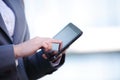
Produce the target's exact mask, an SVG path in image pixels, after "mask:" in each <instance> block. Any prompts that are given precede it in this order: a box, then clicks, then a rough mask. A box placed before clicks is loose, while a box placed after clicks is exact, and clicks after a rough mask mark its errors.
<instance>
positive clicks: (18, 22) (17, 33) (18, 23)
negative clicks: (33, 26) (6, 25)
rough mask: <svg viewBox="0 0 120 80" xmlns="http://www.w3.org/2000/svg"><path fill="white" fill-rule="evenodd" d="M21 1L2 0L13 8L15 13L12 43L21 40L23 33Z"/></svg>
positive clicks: (23, 21)
mask: <svg viewBox="0 0 120 80" xmlns="http://www.w3.org/2000/svg"><path fill="white" fill-rule="evenodd" d="M21 1H22V0H4V2H5V3H6V4H7V5H8V6H9V7H10V8H11V9H12V10H13V12H14V15H15V29H14V35H13V43H14V44H18V43H20V42H22V41H23V40H22V39H23V36H24V35H23V34H24V33H25V18H24V17H25V16H24V11H22V10H23V6H22V4H21ZM13 4H14V5H13Z"/></svg>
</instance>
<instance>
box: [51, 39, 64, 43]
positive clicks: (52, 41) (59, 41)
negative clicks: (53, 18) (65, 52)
mask: <svg viewBox="0 0 120 80" xmlns="http://www.w3.org/2000/svg"><path fill="white" fill-rule="evenodd" d="M50 42H51V43H57V44H62V41H61V40H57V39H51V40H50Z"/></svg>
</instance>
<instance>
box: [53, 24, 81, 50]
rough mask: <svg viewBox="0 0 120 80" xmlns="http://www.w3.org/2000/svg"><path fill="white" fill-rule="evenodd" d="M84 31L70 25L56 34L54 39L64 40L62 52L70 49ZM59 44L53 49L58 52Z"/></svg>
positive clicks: (54, 45)
mask: <svg viewBox="0 0 120 80" xmlns="http://www.w3.org/2000/svg"><path fill="white" fill-rule="evenodd" d="M81 34H82V31H81V30H80V29H79V28H78V27H76V26H75V25H73V24H72V23H69V24H68V25H67V26H66V27H65V28H63V29H62V30H61V31H60V32H59V33H58V34H56V35H55V36H54V37H53V38H54V39H59V40H62V42H63V45H62V51H63V50H65V49H66V48H67V47H69V46H70V45H71V44H72V43H73V42H74V41H75V40H76V39H77V38H78V37H79V36H80V35H81ZM58 48H59V44H53V45H52V49H53V50H56V51H58Z"/></svg>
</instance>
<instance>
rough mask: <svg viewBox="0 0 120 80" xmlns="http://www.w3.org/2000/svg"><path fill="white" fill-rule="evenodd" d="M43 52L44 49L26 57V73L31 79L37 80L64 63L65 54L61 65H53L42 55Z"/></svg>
mask: <svg viewBox="0 0 120 80" xmlns="http://www.w3.org/2000/svg"><path fill="white" fill-rule="evenodd" d="M42 54H43V53H42V51H40V52H38V53H36V54H35V55H32V56H30V57H27V58H24V64H25V68H26V73H27V75H28V77H29V79H30V80H36V79H38V78H41V77H43V76H45V75H47V74H51V73H53V72H54V71H56V70H57V69H58V68H59V67H60V66H62V65H63V63H64V59H65V55H63V57H62V58H61V61H60V63H59V65H58V66H56V67H53V66H52V65H51V64H50V62H49V61H48V60H46V59H44V58H43V57H42Z"/></svg>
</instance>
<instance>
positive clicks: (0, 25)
mask: <svg viewBox="0 0 120 80" xmlns="http://www.w3.org/2000/svg"><path fill="white" fill-rule="evenodd" d="M0 28H1V29H2V30H3V31H4V32H5V34H6V35H7V37H8V39H10V41H11V42H12V38H11V37H10V36H9V33H8V30H7V28H6V25H5V23H4V21H3V18H2V16H1V14H0Z"/></svg>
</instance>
